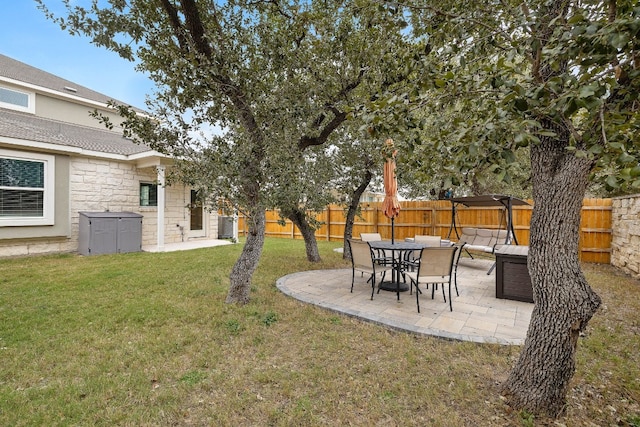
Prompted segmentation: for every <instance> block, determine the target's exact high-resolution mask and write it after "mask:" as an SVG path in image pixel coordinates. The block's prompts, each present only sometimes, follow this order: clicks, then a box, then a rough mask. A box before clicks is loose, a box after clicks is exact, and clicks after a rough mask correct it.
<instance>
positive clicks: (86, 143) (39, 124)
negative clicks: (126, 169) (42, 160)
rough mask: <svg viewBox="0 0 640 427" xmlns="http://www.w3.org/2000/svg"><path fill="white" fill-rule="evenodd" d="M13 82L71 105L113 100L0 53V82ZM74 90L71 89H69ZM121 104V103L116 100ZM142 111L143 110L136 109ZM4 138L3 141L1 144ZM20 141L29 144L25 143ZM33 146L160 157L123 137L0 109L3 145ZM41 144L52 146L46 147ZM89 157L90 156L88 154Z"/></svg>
mask: <svg viewBox="0 0 640 427" xmlns="http://www.w3.org/2000/svg"><path fill="white" fill-rule="evenodd" d="M3 79H4V80H5V81H13V82H19V83H23V84H25V85H27V86H31V87H32V88H33V89H32V90H38V88H40V89H41V90H43V91H46V92H48V93H52V92H53V93H58V94H59V95H60V96H61V97H63V98H65V97H66V98H68V99H69V98H72V99H69V102H82V100H86V101H91V102H94V103H95V102H97V103H101V104H105V105H106V103H107V102H109V100H111V99H112V98H110V97H108V96H106V95H103V94H101V93H99V92H96V91H94V90H91V89H89V88H86V87H84V86H80V85H78V84H75V83H73V82H71V81H69V80H65V79H63V78H60V77H57V76H55V75H53V74H51V73H47V72H46V71H42V70H40V69H38V68H35V67H32V66H30V65H27V64H25V63H22V62H20V61H16V60H15V59H12V58H9V57H8V56H5V55H2V54H0V80H3ZM68 88H71V89H72V90H69V89H68ZM117 102H119V101H117ZM136 110H137V111H139V112H143V111H142V110H140V109H136ZM3 139H4V141H2V140H3ZM21 141H26V142H27V143H26V144H22V143H21ZM2 142H5V143H9V144H16V145H21V144H22V145H30V142H35V143H39V144H40V146H41V147H42V148H44V149H47V150H54V151H55V150H59V151H74V152H79V151H84V152H92V154H93V155H101V154H100V153H102V154H103V155H106V156H110V155H117V156H132V155H137V154H141V153H149V154H154V153H155V154H159V153H156V152H155V151H153V150H152V149H151V148H150V147H148V146H146V145H143V144H136V143H134V142H133V141H132V140H131V139H127V138H125V137H123V136H122V134H120V133H117V132H113V131H109V130H107V129H106V128H105V129H100V128H95V127H90V126H83V125H79V124H73V123H68V122H63V121H59V120H53V119H49V118H44V117H39V116H35V115H33V114H29V113H23V112H19V111H14V110H10V109H4V108H0V143H2ZM42 144H53V146H48V147H47V146H43V145H42ZM87 154H88V153H87Z"/></svg>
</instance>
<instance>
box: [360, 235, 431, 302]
mask: <svg viewBox="0 0 640 427" xmlns="http://www.w3.org/2000/svg"><path fill="white" fill-rule="evenodd" d="M369 246H371V248H373V249H381V250H383V251H385V252H386V251H390V252H391V259H393V266H392V267H393V270H392V271H391V281H384V282H382V283H380V285H378V290H380V289H382V290H384V291H391V292H395V293H396V295H397V298H398V300H400V292H406V291H408V290H409V285H407V284H406V283H401V282H400V275H401V273H402V267H403V264H404V263H403V259H404V254H405V253H406V252H411V251H419V250H420V249H422V248H425V247H427V246H429V245H426V244H424V243H414V242H402V241H401V242H393V243H392V242H390V241H389V240H379V241H375V242H369ZM396 252H397V253H398V256H397V257H396Z"/></svg>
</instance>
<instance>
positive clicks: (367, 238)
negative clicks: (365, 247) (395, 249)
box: [360, 233, 393, 265]
mask: <svg viewBox="0 0 640 427" xmlns="http://www.w3.org/2000/svg"><path fill="white" fill-rule="evenodd" d="M360 240H362V241H363V242H379V241H381V240H382V235H381V234H380V233H360ZM375 251H376V252H377V256H376V262H377V263H378V264H380V265H392V264H393V257H392V256H391V255H390V254H389V253H388V252H386V251H384V250H383V249H377V250H375Z"/></svg>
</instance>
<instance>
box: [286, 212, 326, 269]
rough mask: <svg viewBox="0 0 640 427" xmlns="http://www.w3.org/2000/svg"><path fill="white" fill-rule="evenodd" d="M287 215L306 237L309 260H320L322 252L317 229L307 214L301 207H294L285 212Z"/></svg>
mask: <svg viewBox="0 0 640 427" xmlns="http://www.w3.org/2000/svg"><path fill="white" fill-rule="evenodd" d="M285 215H286V217H287V218H288V219H289V220H290V221H291V222H293V224H294V225H295V226H296V227H298V230H300V234H302V238H303V239H304V247H305V250H306V251H307V260H309V261H310V262H320V261H322V259H321V258H320V252H319V251H318V242H317V240H316V230H315V228H313V227H312V226H311V224H309V221H307V216H306V214H305V213H304V212H303V211H302V210H300V209H297V208H295V209H292V210H291V211H290V212H288V213H286V214H285Z"/></svg>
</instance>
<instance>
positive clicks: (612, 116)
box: [373, 0, 640, 416]
mask: <svg viewBox="0 0 640 427" xmlns="http://www.w3.org/2000/svg"><path fill="white" fill-rule="evenodd" d="M411 3H412V5H413V6H412V7H411V8H410V11H411V13H412V15H413V18H414V21H413V24H414V25H413V28H414V30H415V31H416V35H417V36H421V37H425V38H426V39H427V40H428V42H429V47H430V49H432V51H433V52H434V54H435V55H436V56H437V58H438V61H437V62H436V61H431V62H429V63H424V62H415V61H414V62H413V67H414V68H415V69H416V70H419V72H420V73H421V80H420V85H421V89H420V91H419V94H416V93H411V92H405V93H404V94H402V95H401V96H399V95H398V94H397V93H395V94H394V95H393V98H394V99H402V102H403V104H406V105H415V106H419V110H420V111H421V112H422V113H424V111H428V112H438V111H443V110H444V109H446V111H447V112H450V114H447V115H437V114H432V115H431V116H430V120H432V122H433V123H431V124H432V125H433V124H434V123H435V124H436V126H435V127H432V128H436V129H440V131H439V132H436V133H435V134H432V137H425V136H424V134H422V135H421V138H422V139H417V140H414V141H413V142H412V143H411V144H413V147H418V146H420V145H429V146H430V147H431V148H430V149H438V150H440V151H446V152H447V154H448V155H447V156H444V157H442V158H443V159H444V160H443V167H444V168H447V167H451V168H452V169H456V170H459V171H465V170H466V169H469V168H471V167H473V166H474V165H479V164H483V163H484V164H493V165H499V167H500V169H499V170H496V172H497V176H499V177H500V178H504V177H506V176H508V175H509V168H508V164H509V163H510V162H514V161H515V160H516V159H517V158H516V156H515V155H514V152H515V151H516V150H517V149H518V148H519V147H528V149H529V150H530V163H531V179H532V184H533V200H534V204H535V206H534V209H533V215H532V220H531V238H530V250H529V257H528V269H529V272H530V275H531V279H532V283H533V293H534V301H535V307H534V312H533V315H532V318H531V323H530V326H529V330H528V333H527V337H526V341H525V345H524V348H523V350H522V352H521V355H520V358H519V360H518V362H517V364H516V365H515V366H514V368H513V370H512V371H511V373H510V375H509V378H508V380H507V381H506V382H505V383H504V385H503V391H504V394H505V396H506V397H507V398H508V402H509V403H510V404H511V405H512V406H513V407H515V408H518V409H527V410H528V411H530V412H531V413H536V414H546V415H551V416H557V415H558V414H560V413H561V412H562V410H563V408H564V406H565V397H566V394H567V390H568V387H569V382H570V380H571V378H572V376H573V374H574V371H575V354H576V350H577V346H578V341H579V337H580V334H581V333H582V332H584V331H585V328H586V326H587V324H588V322H589V320H590V319H591V318H592V316H593V315H594V314H595V313H596V311H597V309H598V307H599V305H600V298H599V297H598V295H597V294H596V293H595V292H594V291H593V290H592V289H591V288H590V286H589V284H588V283H587V281H586V280H585V277H584V275H583V273H582V271H581V267H580V262H579V259H578V236H579V226H580V210H581V206H582V200H583V198H584V195H585V189H586V188H587V185H588V183H589V179H590V177H591V176H592V175H593V174H594V173H595V172H597V171H598V170H600V169H601V168H603V167H608V168H609V170H612V171H615V173H612V174H610V175H609V176H608V177H607V184H608V185H610V186H618V185H621V184H622V183H625V182H626V183H627V184H629V185H631V186H635V187H636V188H638V187H639V186H640V179H639V176H640V167H639V166H638V159H639V158H640V146H639V143H638V130H639V127H640V120H639V118H638V109H639V99H638V96H639V95H638V93H639V92H640V7H639V6H638V5H637V2H635V1H627V0H623V1H615V0H607V1H593V0H586V1H585V0H582V1H573V0H543V1H525V2H520V1H517V2H516V1H491V2H469V1H464V2H460V1H453V0H452V1H448V0H440V1H438V2H431V1H427V2H424V1H421V2H411ZM407 61H408V62H410V61H411V59H410V58H409V57H408V59H407ZM373 107H374V108H377V106H376V105H374V106H373ZM438 121H441V123H442V126H437V122H438ZM452 124H454V125H452ZM389 126H391V127H393V126H394V124H393V123H389ZM382 128H383V129H384V127H382ZM411 144H409V149H411ZM479 160H480V162H479ZM505 160H506V162H505ZM613 165H615V166H613Z"/></svg>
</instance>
